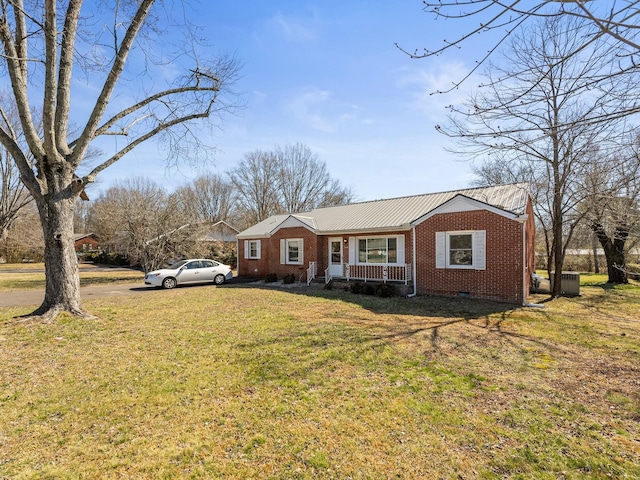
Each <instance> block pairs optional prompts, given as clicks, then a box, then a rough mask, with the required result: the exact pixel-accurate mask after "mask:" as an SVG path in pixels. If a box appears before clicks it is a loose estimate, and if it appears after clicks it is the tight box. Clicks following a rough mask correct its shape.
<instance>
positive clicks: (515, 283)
mask: <svg viewBox="0 0 640 480" xmlns="http://www.w3.org/2000/svg"><path fill="white" fill-rule="evenodd" d="M534 229H535V227H534V219H533V210H532V205H531V198H530V195H529V189H528V185H527V184H523V183H520V184H513V185H501V186H494V187H487V188H474V189H465V190H456V191H449V192H442V193H433V194H426V195H416V196H410V197H402V198H393V199H387V200H376V201H371V202H362V203H354V204H351V205H344V206H338V207H329V208H319V209H315V210H312V211H310V212H306V213H299V214H290V215H289V214H287V215H275V216H272V217H269V218H268V219H266V220H264V221H262V222H260V223H258V224H256V225H254V226H252V227H250V228H248V229H247V230H245V231H243V232H240V233H239V234H238V235H237V238H238V243H239V255H238V275H239V276H248V277H256V278H262V277H264V276H266V275H267V274H276V275H277V276H278V277H284V276H285V275H289V274H293V275H295V277H296V278H304V279H306V280H307V281H311V280H313V279H314V278H316V277H318V278H324V280H325V281H329V280H331V279H340V280H344V281H365V282H395V283H399V284H404V285H406V286H407V288H408V290H409V292H410V294H437V295H451V296H465V297H467V296H468V297H478V298H490V299H496V300H500V301H506V302H512V303H523V302H525V301H526V297H527V295H528V292H529V282H530V276H531V273H533V272H534V261H535V256H534V251H535V249H534V247H535V245H534V238H535V230H534Z"/></svg>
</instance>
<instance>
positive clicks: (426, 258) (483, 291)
mask: <svg viewBox="0 0 640 480" xmlns="http://www.w3.org/2000/svg"><path fill="white" fill-rule="evenodd" d="M464 230H485V231H486V232H487V238H486V269H485V270H474V269H456V268H436V240H435V239H436V232H451V231H464ZM416 237H417V239H418V241H417V245H416V256H417V259H416V280H417V290H418V291H417V293H418V294H436V295H451V296H455V295H469V296H471V297H480V298H490V299H495V300H501V301H506V302H512V303H522V302H523V301H524V298H523V289H524V288H525V286H524V285H523V281H524V278H523V271H522V268H523V265H522V264H523V252H522V224H521V223H520V222H517V221H514V220H510V219H508V218H505V217H503V216H501V215H497V214H495V213H492V212H489V211H486V210H474V211H468V212H457V213H446V214H439V215H434V216H433V217H431V218H429V219H427V220H426V221H424V222H423V223H421V224H419V225H418V226H417V227H416Z"/></svg>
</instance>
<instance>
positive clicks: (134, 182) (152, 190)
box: [90, 178, 191, 272]
mask: <svg viewBox="0 0 640 480" xmlns="http://www.w3.org/2000/svg"><path fill="white" fill-rule="evenodd" d="M90 218H91V223H92V226H93V231H94V233H96V234H97V235H98V237H99V238H100V240H101V243H102V244H103V245H105V246H107V247H109V249H110V250H111V251H114V252H117V253H121V254H124V255H126V256H127V257H128V258H129V260H130V262H132V263H139V264H140V265H141V266H142V268H143V270H144V271H145V272H147V271H150V270H153V269H155V268H157V267H158V266H159V265H161V264H162V263H164V262H166V261H167V260H168V259H169V258H171V257H174V256H181V255H182V254H183V253H185V252H188V251H189V249H190V245H189V242H190V241H191V240H190V239H189V235H190V232H188V227H189V225H190V220H189V219H188V218H187V217H186V215H185V212H183V211H182V209H181V208H180V205H179V202H178V201H177V198H176V197H175V196H173V195H168V194H167V193H166V192H165V191H164V190H163V189H161V188H160V187H159V186H158V185H156V184H154V183H153V182H151V181H149V180H147V179H144V178H132V179H128V180H126V181H124V182H121V183H119V184H117V185H115V186H113V187H111V188H109V189H108V190H107V191H106V192H105V193H104V194H103V195H101V196H100V197H99V198H98V199H96V201H95V202H93V205H92V208H91V215H90Z"/></svg>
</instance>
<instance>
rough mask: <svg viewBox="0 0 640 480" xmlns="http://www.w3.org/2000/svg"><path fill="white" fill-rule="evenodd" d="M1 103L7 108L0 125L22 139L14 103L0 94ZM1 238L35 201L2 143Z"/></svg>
mask: <svg viewBox="0 0 640 480" xmlns="http://www.w3.org/2000/svg"><path fill="white" fill-rule="evenodd" d="M0 104H6V108H5V109H3V110H0V115H1V117H0V125H1V126H2V128H4V130H5V131H6V132H7V134H8V135H10V136H11V138H13V140H14V141H15V142H17V143H19V142H20V141H21V139H20V137H19V135H18V131H16V128H15V126H16V125H18V124H19V116H18V112H17V110H16V108H15V105H14V104H11V103H10V102H7V101H6V100H5V95H0ZM0 178H1V179H2V185H1V186H0V188H2V190H1V191H0V239H4V238H6V236H7V231H8V230H9V229H10V228H11V226H12V225H13V223H14V222H15V220H16V218H17V217H18V214H19V213H20V211H21V210H22V209H23V208H24V207H26V206H27V205H29V203H31V202H32V201H33V198H32V197H31V195H30V194H29V192H28V190H27V189H26V188H25V186H24V185H23V184H22V182H21V181H20V172H19V171H18V168H17V167H16V165H15V162H14V160H13V158H12V156H11V152H9V151H8V150H7V149H6V148H5V147H4V145H2V144H0Z"/></svg>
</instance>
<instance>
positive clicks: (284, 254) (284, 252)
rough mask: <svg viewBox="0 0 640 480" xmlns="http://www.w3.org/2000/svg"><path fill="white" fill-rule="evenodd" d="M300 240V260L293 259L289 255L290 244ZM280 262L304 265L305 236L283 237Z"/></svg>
mask: <svg viewBox="0 0 640 480" xmlns="http://www.w3.org/2000/svg"><path fill="white" fill-rule="evenodd" d="M292 242H298V260H296V261H291V258H290V257H289V253H290V252H289V244H290V243H292ZM280 248H281V251H280V263H281V264H283V265H303V264H304V239H303V238H283V239H282V240H281V241H280Z"/></svg>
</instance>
